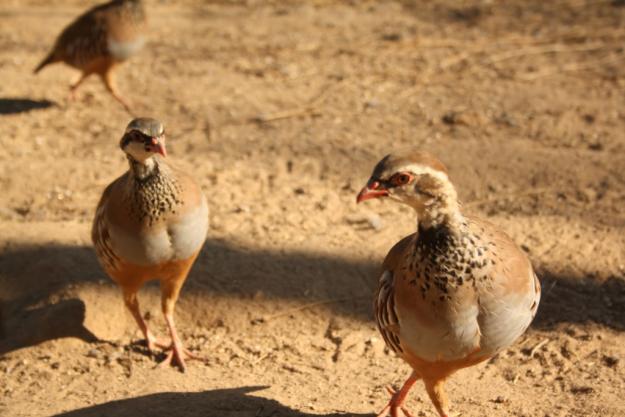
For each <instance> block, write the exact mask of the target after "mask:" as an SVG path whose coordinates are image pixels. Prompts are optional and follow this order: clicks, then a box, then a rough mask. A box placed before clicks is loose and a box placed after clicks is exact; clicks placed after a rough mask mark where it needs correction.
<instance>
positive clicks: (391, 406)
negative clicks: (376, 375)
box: [376, 385, 414, 417]
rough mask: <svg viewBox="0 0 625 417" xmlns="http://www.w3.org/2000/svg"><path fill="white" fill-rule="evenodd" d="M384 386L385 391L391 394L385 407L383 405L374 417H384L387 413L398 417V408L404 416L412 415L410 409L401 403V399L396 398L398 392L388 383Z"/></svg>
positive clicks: (392, 416) (410, 416) (411, 416)
mask: <svg viewBox="0 0 625 417" xmlns="http://www.w3.org/2000/svg"><path fill="white" fill-rule="evenodd" d="M385 388H386V391H388V393H389V394H391V399H390V400H389V402H388V404H387V405H386V407H384V409H383V410H382V411H380V413H378V415H377V416H376V417H386V416H388V415H390V416H391V417H399V416H398V413H397V410H398V409H399V410H401V411H402V412H403V413H404V415H405V416H406V417H414V416H413V415H412V414H411V413H410V411H408V410H407V409H406V407H404V406H403V405H402V404H401V403H402V402H403V401H401V400H399V399H398V396H399V392H398V391H396V390H395V389H393V387H391V386H390V385H387V386H386V387H385ZM400 401H401V402H400ZM389 412H390V413H389Z"/></svg>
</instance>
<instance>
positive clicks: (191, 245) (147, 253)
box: [109, 201, 208, 266]
mask: <svg viewBox="0 0 625 417" xmlns="http://www.w3.org/2000/svg"><path fill="white" fill-rule="evenodd" d="M207 231H208V206H207V204H206V202H205V201H203V204H202V205H201V206H200V207H199V208H198V209H196V210H195V211H192V212H190V213H188V214H187V215H186V216H183V217H181V218H179V219H177V221H176V222H171V223H170V224H168V225H167V227H163V228H161V229H160V230H159V231H157V232H154V231H152V232H151V233H139V234H136V233H133V234H131V233H128V232H127V231H126V230H124V229H122V228H120V227H117V226H115V225H113V224H111V225H110V226H109V232H110V236H111V246H112V248H113V250H114V251H115V253H116V254H117V255H118V256H119V257H121V258H122V259H124V260H125V261H127V262H130V263H132V264H135V265H146V266H147V265H156V264H160V263H163V262H168V261H175V260H183V259H188V258H190V257H191V256H192V255H193V254H195V253H196V252H197V251H198V250H200V248H201V247H202V245H203V244H204V240H205V239H206V232H207Z"/></svg>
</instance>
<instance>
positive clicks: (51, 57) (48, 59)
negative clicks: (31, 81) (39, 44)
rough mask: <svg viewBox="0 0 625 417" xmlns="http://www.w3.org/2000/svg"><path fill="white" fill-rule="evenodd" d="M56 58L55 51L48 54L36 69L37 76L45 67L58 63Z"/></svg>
mask: <svg viewBox="0 0 625 417" xmlns="http://www.w3.org/2000/svg"><path fill="white" fill-rule="evenodd" d="M56 61H57V60H56V57H55V56H54V51H52V52H50V53H49V54H48V56H47V57H46V58H45V59H44V60H43V61H41V64H39V65H37V68H35V71H33V72H34V73H35V74H37V73H38V72H39V71H41V69H42V68H43V67H45V66H46V65H48V64H52V63H53V62H56Z"/></svg>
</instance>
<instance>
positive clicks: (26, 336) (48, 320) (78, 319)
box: [0, 299, 98, 355]
mask: <svg viewBox="0 0 625 417" xmlns="http://www.w3.org/2000/svg"><path fill="white" fill-rule="evenodd" d="M15 304H16V305H20V304H22V303H20V301H19V300H17V301H16V303H15ZM22 305H23V304H22ZM0 319H1V317H0ZM84 320H85V303H84V302H83V301H82V300H77V299H68V300H62V301H59V302H58V303H55V304H50V305H46V306H42V307H39V308H33V309H29V308H24V309H19V310H17V311H15V315H11V316H10V317H8V320H7V325H6V326H7V327H8V328H10V329H11V332H10V335H11V337H10V338H9V337H7V338H4V337H2V338H0V355H2V354H5V353H7V352H10V351H13V350H17V349H20V348H23V347H27V346H33V345H36V344H39V343H41V342H44V341H46V340H51V339H58V338H62V337H76V338H78V339H82V340H84V341H86V342H96V341H98V338H97V337H95V336H94V335H93V334H92V333H91V332H90V331H89V330H87V329H86V328H85V326H84V324H83V322H84ZM3 327H4V324H3ZM0 336H2V335H1V334H0Z"/></svg>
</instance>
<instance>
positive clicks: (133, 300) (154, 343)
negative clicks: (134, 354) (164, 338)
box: [124, 289, 168, 351]
mask: <svg viewBox="0 0 625 417" xmlns="http://www.w3.org/2000/svg"><path fill="white" fill-rule="evenodd" d="M124 302H125V303H126V307H127V308H128V310H130V312H131V313H132V317H133V318H134V319H135V321H136V322H137V325H138V326H139V329H140V330H141V333H143V337H144V338H145V342H146V344H147V345H148V349H149V350H150V351H154V349H156V347H160V348H163V347H167V346H168V345H167V344H165V343H163V342H161V341H159V340H158V339H157V338H156V337H155V336H154V334H152V332H151V331H150V329H149V328H148V325H147V323H146V322H145V320H143V317H142V316H141V310H140V309H139V301H138V300H137V292H136V291H131V290H126V289H125V290H124Z"/></svg>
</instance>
